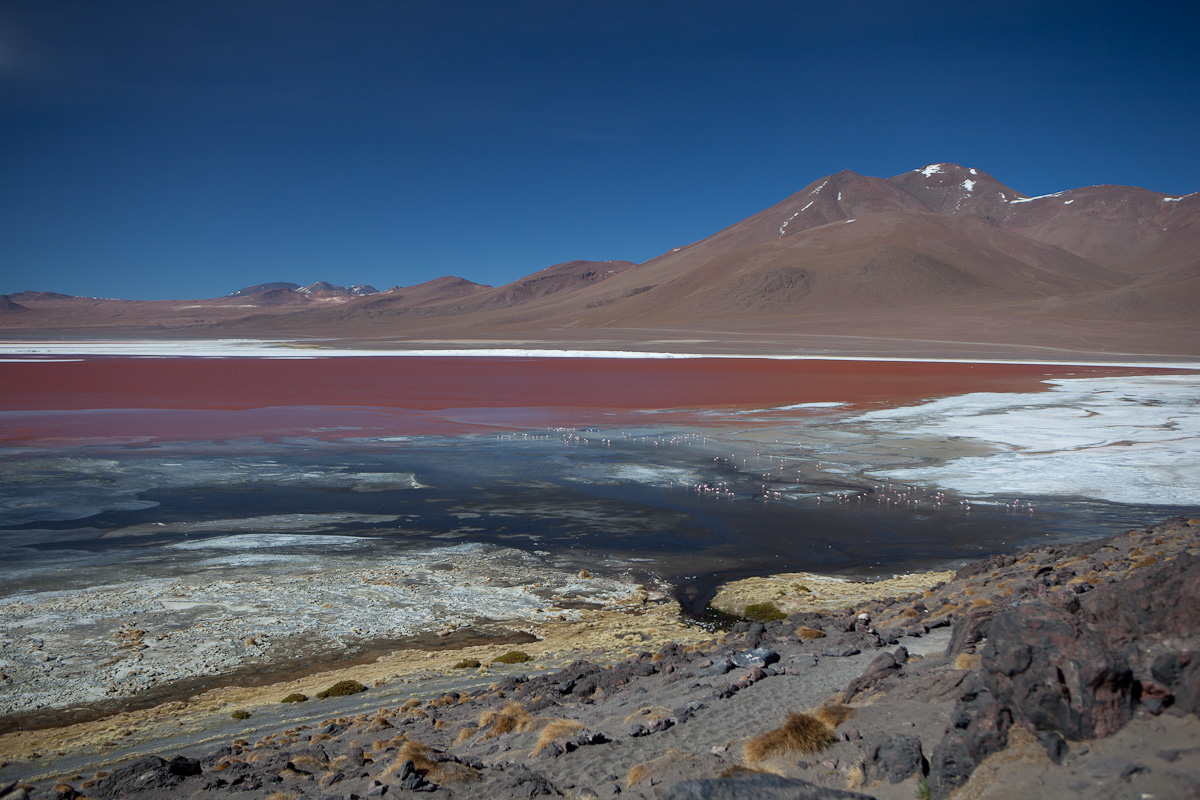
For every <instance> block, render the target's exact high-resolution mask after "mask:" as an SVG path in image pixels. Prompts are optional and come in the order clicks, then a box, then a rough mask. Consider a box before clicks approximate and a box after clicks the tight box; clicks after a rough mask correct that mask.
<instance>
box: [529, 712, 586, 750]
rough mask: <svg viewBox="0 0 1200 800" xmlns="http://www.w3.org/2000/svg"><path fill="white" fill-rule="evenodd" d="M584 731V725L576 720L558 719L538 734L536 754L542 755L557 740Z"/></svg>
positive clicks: (534, 747) (535, 747)
mask: <svg viewBox="0 0 1200 800" xmlns="http://www.w3.org/2000/svg"><path fill="white" fill-rule="evenodd" d="M581 730H583V723H582V722H579V721H578V720H574V719H556V720H553V721H551V722H549V723H548V724H547V725H546V727H544V728H542V732H541V733H540V734H538V740H537V744H535V745H534V746H533V752H534V753H540V752H541V751H542V750H544V749H546V748H547V747H549V746H550V745H551V744H553V743H554V742H555V740H557V739H562V738H564V737H567V736H572V735H574V734H576V733H579V732H580V731H581Z"/></svg>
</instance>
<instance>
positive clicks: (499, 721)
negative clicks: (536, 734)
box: [479, 701, 536, 741]
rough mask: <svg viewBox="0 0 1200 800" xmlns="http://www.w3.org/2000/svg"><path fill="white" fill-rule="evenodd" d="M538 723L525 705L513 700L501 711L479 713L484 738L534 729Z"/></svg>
mask: <svg viewBox="0 0 1200 800" xmlns="http://www.w3.org/2000/svg"><path fill="white" fill-rule="evenodd" d="M534 727H536V723H535V722H534V719H533V717H532V716H530V714H529V712H528V711H526V710H525V707H524V706H523V705H521V704H520V703H518V702H516V701H513V702H511V703H509V704H508V705H506V706H505V707H504V708H502V709H500V710H499V711H485V712H483V713H482V714H480V715H479V729H480V730H481V731H482V732H483V738H484V740H485V741H486V740H488V739H494V738H496V737H497V736H503V735H504V734H506V733H511V732H513V731H518V732H524V731H528V730H533V728H534Z"/></svg>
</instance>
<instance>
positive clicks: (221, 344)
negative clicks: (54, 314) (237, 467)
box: [0, 339, 1200, 369]
mask: <svg viewBox="0 0 1200 800" xmlns="http://www.w3.org/2000/svg"><path fill="white" fill-rule="evenodd" d="M4 355H8V356H40V357H42V358H30V359H25V358H22V359H14V360H19V361H21V362H22V363H35V362H38V361H43V362H45V361H53V360H56V359H53V358H45V357H52V356H80V355H91V356H97V355H110V356H130V357H141V358H163V357H171V356H188V357H193V358H231V357H246V358H334V357H339V356H341V357H355V358H365V357H387V356H393V357H395V356H400V357H405V358H413V357H418V356H426V357H440V358H448V357H470V358H487V357H491V358H644V359H675V358H722V359H730V358H733V359H767V360H773V361H862V362H868V363H870V362H912V363H918V364H979V363H988V364H1046V365H1050V366H1053V365H1066V366H1101V367H1133V368H1144V367H1155V368H1164V369H1200V366H1198V365H1197V364H1196V363H1194V362H1171V363H1159V362H1155V363H1154V364H1146V363H1145V362H1136V361H1131V362H1112V361H1105V362H1098V361H1096V362H1093V361H1054V360H1037V359H988V360H987V361H986V362H983V361H980V360H979V359H974V358H898V357H897V358H885V357H863V356H835V355H826V354H819V355H814V354H802V353H791V354H778V353H774V354H754V353H741V354H739V353H667V352H658V351H654V352H651V351H635V350H574V349H567V348H564V349H546V348H519V347H499V348H483V347H481V348H472V347H461V348H445V349H437V348H422V349H392V350H355V349H342V348H337V347H333V346H329V347H326V346H325V345H324V343H322V342H316V341H311V340H306V341H298V340H283V339H280V340H265V339H207V340H191V341H158V340H149V339H147V340H133V339H130V340H117V339H107V340H105V339H89V340H80V341H56V342H29V341H16V340H0V356H4Z"/></svg>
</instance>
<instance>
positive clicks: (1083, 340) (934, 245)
mask: <svg viewBox="0 0 1200 800" xmlns="http://www.w3.org/2000/svg"><path fill="white" fill-rule="evenodd" d="M32 294H33V293H24V294H22V295H15V296H13V301H14V302H17V303H19V304H21V305H22V306H26V307H28V309H29V312H30V313H28V314H26V313H20V314H18V313H6V314H4V315H3V317H0V327H7V328H36V327H55V328H70V327H74V328H80V327H103V326H117V325H120V326H126V327H135V326H136V324H151V323H150V322H148V320H149V319H150V318H151V317H153V318H154V319H155V320H156V321H155V322H154V323H153V324H156V325H159V326H164V327H166V328H170V329H174V330H178V331H181V332H186V331H190V332H191V333H192V334H193V335H213V334H215V333H220V334H226V333H228V334H236V335H251V336H253V335H264V336H265V335H270V336H330V337H351V338H357V339H374V340H379V341H381V342H388V341H397V340H405V339H419V338H454V339H467V340H489V339H512V338H513V337H519V338H520V339H521V340H522V341H559V342H595V341H597V340H604V341H610V342H616V343H625V344H626V345H633V346H647V347H666V346H670V342H674V341H679V340H687V341H689V342H692V343H693V346H696V347H702V348H703V347H713V348H716V349H721V348H725V349H728V348H730V347H733V346H734V344H737V343H744V346H746V347H750V348H751V349H755V348H757V349H763V348H766V349H773V350H777V351H793V350H796V349H806V350H812V349H813V348H814V347H816V345H815V344H814V342H818V341H820V342H825V341H826V340H828V341H827V342H826V344H828V346H829V347H832V348H834V349H837V348H846V347H852V348H857V347H859V346H860V345H861V346H862V347H864V348H868V349H873V351H875V352H880V353H882V352H884V351H887V352H891V353H894V354H901V353H904V352H908V351H914V352H915V351H920V352H921V353H924V354H927V355H928V354H933V353H935V352H946V353H949V352H951V351H956V352H966V351H968V350H969V351H971V352H978V353H989V352H1000V351H1001V350H1003V349H1004V348H1008V350H1009V352H1016V350H1020V351H1021V352H1024V353H1027V354H1028V353H1041V354H1045V355H1050V354H1054V353H1057V352H1060V351H1065V352H1092V353H1116V352H1122V353H1157V354H1176V355H1200V325H1198V323H1197V320H1200V194H1189V195H1186V196H1182V197H1180V196H1170V195H1164V194H1162V193H1160V192H1153V191H1149V190H1146V189H1140V188H1135V187H1124V186H1089V187H1084V188H1079V189H1070V190H1065V191H1061V192H1055V193H1053V194H1049V195H1042V196H1038V197H1030V196H1028V195H1026V194H1024V193H1022V192H1021V191H1019V190H1017V189H1014V188H1012V187H1010V186H1007V185H1005V184H1003V183H1001V182H1000V181H998V180H997V179H996V178H994V177H993V176H991V175H989V174H987V173H986V172H983V171H982V170H979V169H975V168H970V167H963V166H959V165H957V164H946V163H943V164H930V165H927V166H925V167H922V168H920V169H915V170H912V171H910V172H905V173H903V174H900V175H896V176H893V177H890V178H876V177H870V176H865V175H860V174H858V173H855V172H851V171H848V170H846V171H842V172H838V173H836V174H834V175H830V176H827V177H825V178H821V179H819V180H817V181H813V182H812V183H810V184H809V185H808V186H806V187H804V188H803V189H801V190H800V191H799V192H796V193H795V194H793V195H791V196H790V197H787V198H785V199H783V200H782V201H780V202H778V203H776V204H774V205H772V206H770V207H769V208H766V209H765V210H763V211H761V212H759V213H757V214H754V215H753V216H750V217H748V218H746V219H744V220H741V221H740V222H736V223H734V224H733V225H730V226H729V227H727V228H724V229H722V230H720V231H717V232H715V233H713V234H712V235H711V236H708V237H707V238H705V239H702V240H700V241H697V242H693V243H691V244H687V245H684V246H681V247H676V248H673V249H672V250H671V251H669V252H667V253H664V254H662V255H661V256H658V257H657V258H653V259H651V260H649V261H646V262H644V263H642V264H632V263H630V262H627V261H607V262H593V261H569V262H565V263H562V264H556V265H553V266H551V267H547V268H546V269H543V270H539V271H537V272H534V273H532V274H530V275H528V276H526V277H524V278H521V279H519V280H517V281H514V282H512V283H509V284H506V285H504V286H499V287H490V286H483V285H480V284H476V283H472V282H471V281H468V280H465V279H463V278H455V277H446V278H439V279H436V280H434V281H428V282H426V283H424V284H420V285H418V286H412V287H395V288H393V289H389V290H388V291H385V292H376V291H375V290H374V289H373V288H372V287H353V286H352V287H350V288H348V289H347V288H345V287H341V286H336V285H333V284H329V283H324V282H322V283H317V284H312V285H310V286H306V287H301V286H299V285H298V284H290V283H274V284H259V285H258V286H252V287H247V288H246V289H242V290H239V291H237V292H234V293H233V294H231V295H229V296H228V297H226V298H221V299H220V300H205V301H186V302H185V301H156V302H160V303H168V302H169V303H171V308H166V307H161V308H158V309H157V310H156V311H155V313H154V314H148V309H149V308H150V305H153V304H149V305H145V306H143V307H141V308H140V309H135V308H132V307H126V308H125V309H124V310H123V312H122V313H121V314H120V315H119V316H116V315H115V307H112V306H110V307H109V309H108V311H109V312H111V313H109V314H108V316H105V315H104V314H102V313H100V312H99V311H97V310H95V309H92V310H90V311H88V312H87V313H81V308H82V307H81V306H80V303H79V299H78V298H68V299H61V298H59V299H47V298H45V296H44V295H39V296H38V298H39V299H35V298H33V297H32V296H30V299H26V296H27V295H32ZM89 302H93V301H89ZM94 302H108V303H110V304H111V303H117V302H121V301H94ZM125 302H127V301H125ZM55 306H61V307H66V306H73V307H74V308H73V311H72V313H71V316H70V317H67V316H65V315H64V314H60V313H57V312H56V311H55ZM67 319H69V320H70V321H69V323H68V322H67ZM139 320H140V323H139V322H138V321H139ZM868 343H869V344H868ZM817 349H820V348H819V347H818V348H817Z"/></svg>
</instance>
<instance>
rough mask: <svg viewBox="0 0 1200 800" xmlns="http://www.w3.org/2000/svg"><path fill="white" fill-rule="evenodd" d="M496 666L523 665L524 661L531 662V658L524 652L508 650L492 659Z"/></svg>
mask: <svg viewBox="0 0 1200 800" xmlns="http://www.w3.org/2000/svg"><path fill="white" fill-rule="evenodd" d="M493 660H494V661H495V662H496V663H498V664H523V663H525V662H526V661H532V660H533V657H532V656H530V655H529V653H526V652H525V651H524V650H509V651H508V652H507V653H505V654H504V655H502V656H497V657H496V658H494V659H493Z"/></svg>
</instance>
